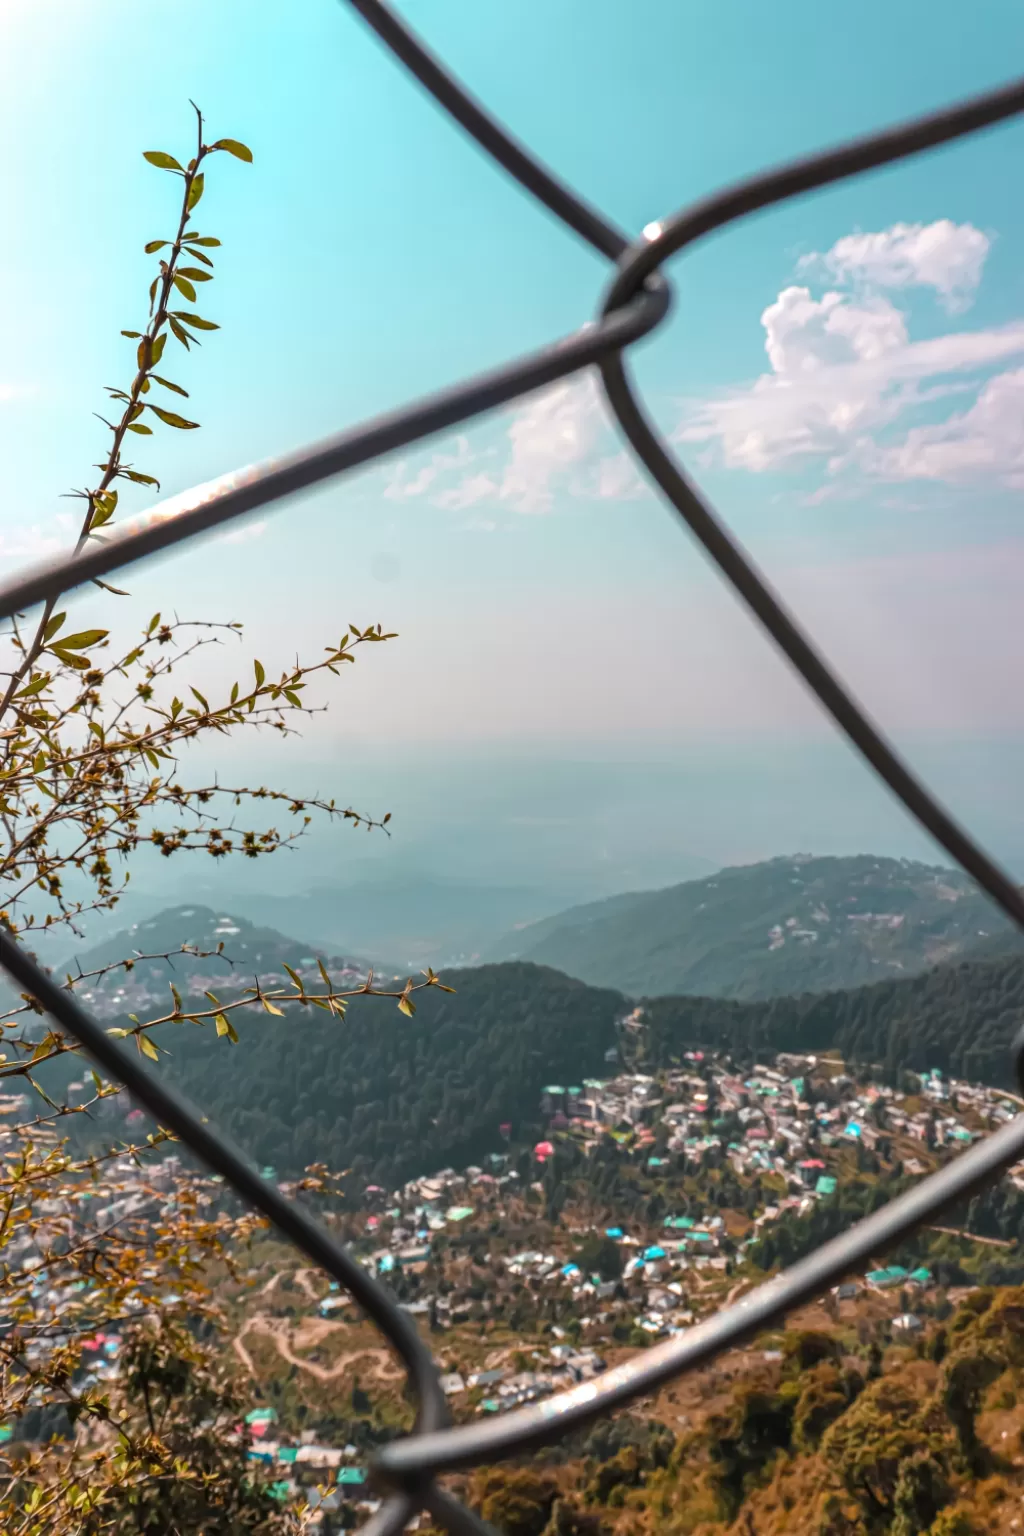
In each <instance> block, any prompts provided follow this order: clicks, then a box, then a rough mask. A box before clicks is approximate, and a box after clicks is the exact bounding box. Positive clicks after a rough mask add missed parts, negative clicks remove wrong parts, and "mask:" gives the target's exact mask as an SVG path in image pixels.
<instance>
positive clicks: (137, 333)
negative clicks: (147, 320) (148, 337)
mask: <svg viewBox="0 0 1024 1536" xmlns="http://www.w3.org/2000/svg"><path fill="white" fill-rule="evenodd" d="M121 335H122V336H127V337H129V339H130V340H131V341H138V339H139V337H140V336H141V335H142V332H141V331H122V332H121Z"/></svg>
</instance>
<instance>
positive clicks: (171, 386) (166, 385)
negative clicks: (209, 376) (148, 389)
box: [153, 373, 188, 400]
mask: <svg viewBox="0 0 1024 1536" xmlns="http://www.w3.org/2000/svg"><path fill="white" fill-rule="evenodd" d="M153 382H154V383H156V384H162V385H163V387H164V389H173V390H174V393H175V394H176V395H184V396H185V399H186V400H187V399H188V390H187V389H182V387H181V385H180V384H172V383H171V381H170V379H162V378H161V377H160V375H159V374H157V373H154V375H153Z"/></svg>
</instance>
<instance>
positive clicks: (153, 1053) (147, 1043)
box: [139, 1035, 160, 1061]
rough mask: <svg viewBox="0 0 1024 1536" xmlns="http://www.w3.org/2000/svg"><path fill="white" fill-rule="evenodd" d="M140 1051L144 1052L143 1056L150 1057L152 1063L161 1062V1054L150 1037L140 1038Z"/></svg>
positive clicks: (141, 1036)
mask: <svg viewBox="0 0 1024 1536" xmlns="http://www.w3.org/2000/svg"><path fill="white" fill-rule="evenodd" d="M139 1050H140V1051H141V1052H142V1054H143V1056H148V1057H149V1059H150V1061H159V1060H160V1052H159V1051H158V1050H157V1048H156V1046H155V1045H154V1044H153V1042H152V1040H151V1039H150V1038H149V1036H148V1035H140V1036H139Z"/></svg>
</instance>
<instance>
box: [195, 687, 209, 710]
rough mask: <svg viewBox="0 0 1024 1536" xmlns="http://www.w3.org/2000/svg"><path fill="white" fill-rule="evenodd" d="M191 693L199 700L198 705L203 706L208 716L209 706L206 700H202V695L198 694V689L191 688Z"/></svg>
mask: <svg viewBox="0 0 1024 1536" xmlns="http://www.w3.org/2000/svg"><path fill="white" fill-rule="evenodd" d="M192 693H193V694H194V695H195V697H196V698H197V699H198V700H199V702H200V704H201V705H202V706H203V708H204V709H205V711H206V713H207V714H209V713H210V706H209V704H207V702H206V700H205V699H204V698H203V696H202V694H201V693H200V692H199V689H198V688H193V689H192Z"/></svg>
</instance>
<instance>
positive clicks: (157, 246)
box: [145, 240, 171, 256]
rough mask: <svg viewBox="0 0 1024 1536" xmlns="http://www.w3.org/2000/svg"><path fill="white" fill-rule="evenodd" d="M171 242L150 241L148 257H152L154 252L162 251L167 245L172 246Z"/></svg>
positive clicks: (147, 251) (146, 248) (147, 248)
mask: <svg viewBox="0 0 1024 1536" xmlns="http://www.w3.org/2000/svg"><path fill="white" fill-rule="evenodd" d="M170 243H171V242H170V241H169V240H150V241H149V243H148V244H147V245H146V247H145V250H146V255H147V256H152V254H153V252H154V251H162V250H163V248H164V246H165V245H170Z"/></svg>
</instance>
